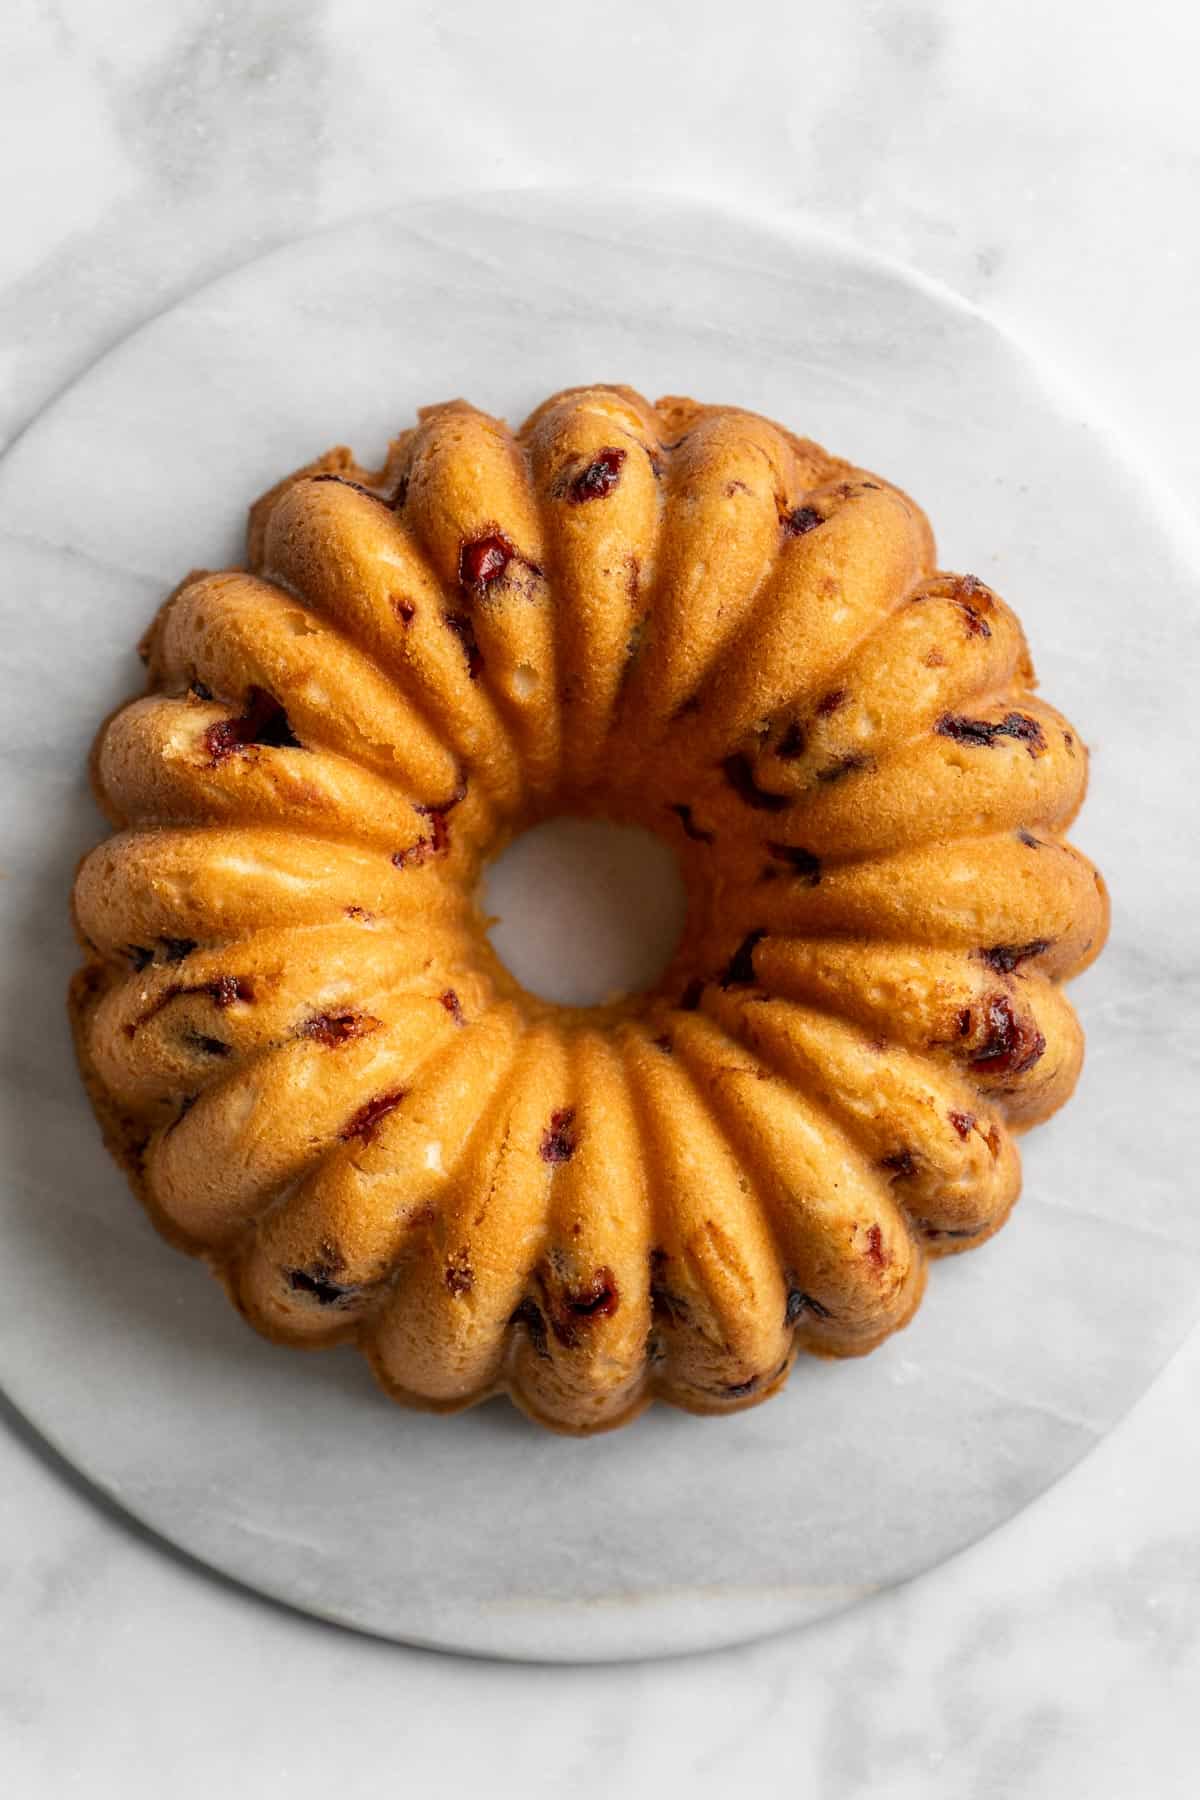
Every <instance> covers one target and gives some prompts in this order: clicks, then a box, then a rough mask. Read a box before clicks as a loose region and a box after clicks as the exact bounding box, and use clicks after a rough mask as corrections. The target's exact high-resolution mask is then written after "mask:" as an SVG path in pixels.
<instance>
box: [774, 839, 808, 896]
mask: <svg viewBox="0 0 1200 1800" xmlns="http://www.w3.org/2000/svg"><path fill="white" fill-rule="evenodd" d="M767 849H768V850H769V852H770V853H771V855H772V856H773V857H774V858H775V861H776V862H779V863H784V864H786V866H787V867H788V868H789V869H790V870H791V872H792V874H793V875H796V876H798V877H799V879H800V880H801V881H803V882H804V883H805V884H806V886H808V887H816V886H817V883H818V882H819V881H820V879H821V859H820V857H819V856H814V855H813V853H812V851H811V850H803V849H801V847H800V845H799V844H777V843H775V842H773V841H771V840H768V842H767Z"/></svg>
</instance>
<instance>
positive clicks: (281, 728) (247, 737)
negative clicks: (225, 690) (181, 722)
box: [203, 687, 303, 768]
mask: <svg viewBox="0 0 1200 1800" xmlns="http://www.w3.org/2000/svg"><path fill="white" fill-rule="evenodd" d="M203 741H204V747H205V749H206V750H207V751H208V755H209V760H210V762H211V763H212V765H213V767H214V768H216V767H218V766H219V765H220V764H221V763H223V762H224V761H225V760H226V758H227V757H230V756H234V755H237V754H238V753H239V752H241V751H243V750H249V749H251V748H254V747H257V746H259V745H268V746H270V747H271V748H272V749H276V750H284V749H286V750H300V749H302V748H303V745H302V744H301V743H300V740H299V738H298V737H297V736H296V734H295V732H294V731H293V730H292V727H291V723H290V721H289V720H288V716H287V713H286V712H285V711H284V709H283V707H282V705H281V704H280V702H279V701H278V700H276V698H275V696H274V695H273V694H268V693H267V691H266V689H265V688H259V687H252V688H251V689H250V692H249V693H248V695H247V696H246V710H245V711H244V712H243V713H242V714H241V715H240V716H239V717H238V718H236V719H218V720H217V722H216V724H215V725H210V726H209V727H208V730H207V731H206V732H205V733H204V740H203Z"/></svg>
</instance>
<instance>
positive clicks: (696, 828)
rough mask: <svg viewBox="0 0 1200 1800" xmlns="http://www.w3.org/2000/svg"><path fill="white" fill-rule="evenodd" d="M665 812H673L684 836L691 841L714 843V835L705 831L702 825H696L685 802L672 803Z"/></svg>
mask: <svg viewBox="0 0 1200 1800" xmlns="http://www.w3.org/2000/svg"><path fill="white" fill-rule="evenodd" d="M667 811H668V812H673V813H674V814H675V815H676V816H677V818H678V819H679V823H680V824H681V825H682V826H683V829H684V834H685V836H687V837H690V838H691V839H693V841H694V842H695V843H697V844H714V843H716V833H715V832H712V831H706V830H705V829H704V827H703V826H702V825H697V823H696V821H695V819H694V818H693V817H692V809H691V807H690V806H689V805H688V804H687V802H686V800H680V801H675V802H673V803H672V804H671V805H670V806H668V808H667Z"/></svg>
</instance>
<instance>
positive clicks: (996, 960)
mask: <svg viewBox="0 0 1200 1800" xmlns="http://www.w3.org/2000/svg"><path fill="white" fill-rule="evenodd" d="M1052 942H1053V940H1052V939H1051V938H1030V940H1029V942H1028V943H1027V944H993V945H992V947H991V949H990V950H981V951H980V952H979V954H980V957H981V958H982V959H983V961H984V962H985V963H987V964H988V966H989V967H990V968H993V969H995V971H996V973H997V975H1011V974H1012V972H1013V970H1014V969H1015V968H1016V967H1017V965H1018V964H1019V963H1023V962H1028V961H1029V959H1030V957H1032V956H1041V955H1042V953H1043V952H1044V951H1046V950H1048V949H1049V948H1050V945H1051V943H1052Z"/></svg>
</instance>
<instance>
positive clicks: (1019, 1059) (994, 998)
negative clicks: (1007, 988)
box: [970, 994, 1046, 1075]
mask: <svg viewBox="0 0 1200 1800" xmlns="http://www.w3.org/2000/svg"><path fill="white" fill-rule="evenodd" d="M986 1005H987V1011H986V1014H985V1024H986V1027H987V1034H988V1035H987V1039H986V1041H985V1042H984V1044H983V1046H982V1048H981V1049H980V1050H979V1051H977V1053H976V1054H975V1055H974V1056H973V1057H972V1058H971V1063H970V1067H971V1068H972V1069H973V1070H974V1071H975V1072H976V1073H977V1074H980V1075H1024V1074H1025V1073H1026V1072H1027V1071H1028V1070H1029V1069H1032V1067H1033V1065H1034V1063H1036V1062H1037V1060H1038V1058H1039V1057H1040V1056H1041V1054H1042V1052H1043V1051H1044V1050H1045V1048H1046V1040H1045V1038H1044V1037H1043V1036H1042V1033H1041V1032H1040V1031H1039V1030H1038V1027H1037V1025H1036V1024H1035V1023H1034V1021H1033V1020H1032V1019H1025V1018H1018V1016H1017V1014H1016V1012H1015V1011H1014V1010H1013V1004H1012V1001H1011V1000H1010V999H1009V998H1008V996H1007V994H991V995H989V996H988V999H987V1002H986Z"/></svg>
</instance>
